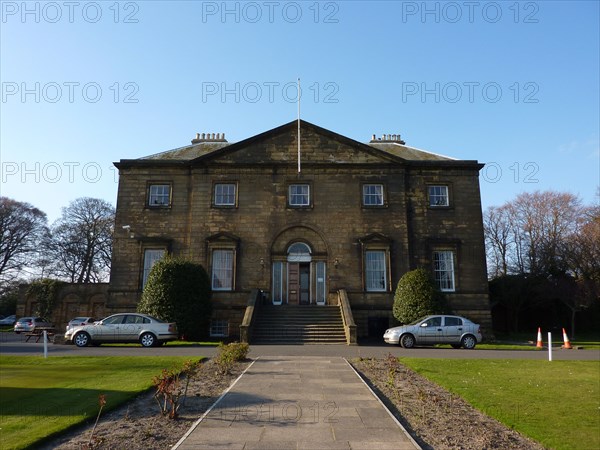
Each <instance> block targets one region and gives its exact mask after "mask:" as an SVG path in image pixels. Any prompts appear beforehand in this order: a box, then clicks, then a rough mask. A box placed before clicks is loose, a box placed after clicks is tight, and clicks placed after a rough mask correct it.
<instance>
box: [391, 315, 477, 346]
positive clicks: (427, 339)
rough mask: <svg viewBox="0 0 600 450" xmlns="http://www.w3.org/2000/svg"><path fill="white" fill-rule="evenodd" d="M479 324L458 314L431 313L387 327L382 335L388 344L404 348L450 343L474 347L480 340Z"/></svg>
mask: <svg viewBox="0 0 600 450" xmlns="http://www.w3.org/2000/svg"><path fill="white" fill-rule="evenodd" d="M482 339H483V337H482V336H481V329H480V326H479V325H478V324H476V323H473V322H471V321H470V320H469V319H465V318H464V317H460V316H446V315H431V316H427V317H423V318H421V319H419V320H416V321H414V322H413V323H411V324H409V325H402V326H399V327H394V328H389V329H388V330H386V332H385V333H384V335H383V340H384V341H385V342H386V343H388V344H396V345H398V344H400V345H401V346H402V347H404V348H412V347H414V346H415V345H435V344H450V345H451V346H452V347H454V348H460V347H464V348H466V349H472V348H475V346H476V345H477V344H478V343H479V342H481V340H482Z"/></svg>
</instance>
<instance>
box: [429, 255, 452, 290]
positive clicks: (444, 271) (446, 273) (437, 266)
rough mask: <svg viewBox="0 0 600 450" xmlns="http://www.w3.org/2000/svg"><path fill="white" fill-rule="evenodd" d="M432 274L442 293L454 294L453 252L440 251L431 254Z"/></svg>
mask: <svg viewBox="0 0 600 450" xmlns="http://www.w3.org/2000/svg"><path fill="white" fill-rule="evenodd" d="M433 272H434V275H435V282H436V283H437V285H438V288H439V289H440V291H442V292H454V290H455V285H454V252H453V251H451V250H441V251H435V252H433Z"/></svg>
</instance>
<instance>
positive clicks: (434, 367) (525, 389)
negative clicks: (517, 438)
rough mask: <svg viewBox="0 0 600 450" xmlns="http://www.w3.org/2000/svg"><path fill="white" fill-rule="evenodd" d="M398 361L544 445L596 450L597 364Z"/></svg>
mask: <svg viewBox="0 0 600 450" xmlns="http://www.w3.org/2000/svg"><path fill="white" fill-rule="evenodd" d="M400 361H401V362H402V363H403V364H405V365H407V366H409V367H411V368H412V369H414V370H416V371H417V372H419V373H420V374H422V375H424V376H425V377H427V378H429V379H430V380H432V381H434V382H436V383H437V384H440V385H441V386H443V387H445V388H446V389H448V390H449V391H450V392H452V393H455V394H457V395H459V396H461V397H462V398H464V399H465V400H467V401H468V402H469V403H471V404H472V405H473V406H475V407H476V408H478V409H479V410H481V411H483V412H484V413H486V414H487V415H489V416H492V417H494V418H496V419H497V420H499V421H500V422H502V423H504V424H505V425H507V426H509V427H511V428H514V429H515V430H517V431H519V432H520V433H522V434H524V435H527V436H529V437H531V438H533V439H535V440H536V441H538V442H540V443H542V444H543V445H544V446H546V447H549V448H553V449H588V448H589V449H592V448H594V449H596V448H600V416H599V411H600V410H599V408H600V362H597V361H553V362H548V361H523V360H449V359H448V360H444V359H418V358H400ZM457 420H460V417H457Z"/></svg>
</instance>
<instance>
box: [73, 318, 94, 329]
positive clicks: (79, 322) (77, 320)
mask: <svg viewBox="0 0 600 450" xmlns="http://www.w3.org/2000/svg"><path fill="white" fill-rule="evenodd" d="M95 321H96V319H94V318H93V317H75V318H74V319H72V320H69V323H68V324H67V331H69V329H71V328H75V327H80V326H82V325H89V324H92V323H94V322H95Z"/></svg>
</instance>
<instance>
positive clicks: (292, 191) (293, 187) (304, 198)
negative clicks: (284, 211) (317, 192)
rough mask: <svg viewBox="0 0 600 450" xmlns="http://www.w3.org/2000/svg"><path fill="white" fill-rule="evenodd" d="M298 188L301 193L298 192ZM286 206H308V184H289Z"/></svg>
mask: <svg viewBox="0 0 600 450" xmlns="http://www.w3.org/2000/svg"><path fill="white" fill-rule="evenodd" d="M299 188H302V189H301V190H302V192H298V189H299ZM299 201H300V202H299ZM288 204H289V205H290V206H295V207H300V206H310V184H306V183H303V184H290V185H289V187H288Z"/></svg>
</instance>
